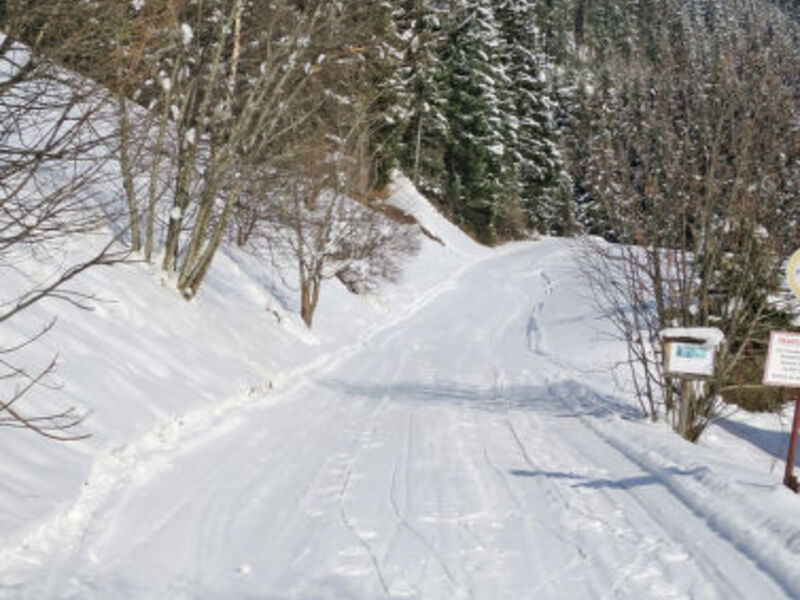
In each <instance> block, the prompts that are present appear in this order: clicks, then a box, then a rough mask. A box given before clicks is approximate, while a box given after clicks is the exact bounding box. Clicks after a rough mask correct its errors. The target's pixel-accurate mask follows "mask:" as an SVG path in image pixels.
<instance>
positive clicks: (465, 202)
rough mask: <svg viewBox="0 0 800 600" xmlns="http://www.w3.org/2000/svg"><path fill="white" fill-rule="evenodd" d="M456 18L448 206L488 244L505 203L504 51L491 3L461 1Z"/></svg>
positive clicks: (449, 60) (450, 53)
mask: <svg viewBox="0 0 800 600" xmlns="http://www.w3.org/2000/svg"><path fill="white" fill-rule="evenodd" d="M455 14H456V19H455V21H454V23H453V27H452V28H451V29H450V31H449V35H448V43H447V48H446V55H445V60H446V66H447V69H448V79H449V86H448V87H449V94H448V101H447V110H446V115H447V120H448V123H449V125H450V135H449V138H448V141H447V146H446V152H445V170H446V177H447V181H446V186H447V187H446V192H445V196H446V203H447V205H448V207H449V209H450V210H451V212H452V213H453V215H454V216H455V217H456V218H457V219H458V220H460V221H461V222H462V223H463V224H464V225H465V226H467V227H468V228H469V229H471V230H472V231H474V233H475V234H476V235H477V237H478V238H479V239H481V240H483V241H487V242H490V241H492V240H494V239H495V235H496V229H495V228H496V225H497V217H498V215H499V214H501V213H502V212H503V211H504V209H505V208H506V206H505V205H506V204H507V202H508V200H509V194H508V190H507V187H506V181H505V180H506V177H507V175H508V173H509V171H510V169H509V168H508V149H507V147H506V141H507V140H506V136H505V135H504V128H505V126H506V124H507V119H508V114H507V113H504V111H503V104H504V100H505V98H504V94H505V93H506V90H507V89H508V85H509V80H508V76H507V74H506V73H505V69H504V67H503V61H502V56H503V55H504V52H505V47H504V44H503V40H502V36H501V34H500V30H499V26H498V24H497V21H496V20H495V18H494V13H493V10H492V3H491V1H490V0H463V1H462V2H461V6H460V7H459V10H458V11H457V12H456V13H455Z"/></svg>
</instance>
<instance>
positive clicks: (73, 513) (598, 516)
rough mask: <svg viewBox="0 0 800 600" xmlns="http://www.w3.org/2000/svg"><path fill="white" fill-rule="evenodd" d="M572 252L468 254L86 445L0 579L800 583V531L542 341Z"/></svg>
mask: <svg viewBox="0 0 800 600" xmlns="http://www.w3.org/2000/svg"><path fill="white" fill-rule="evenodd" d="M567 258H568V255H567V253H566V252H565V251H564V246H563V245H560V244H557V243H543V244H539V245H532V246H523V247H519V248H518V249H515V250H514V251H510V252H507V253H496V254H494V255H492V256H490V257H487V258H486V259H483V258H482V259H479V260H476V261H473V262H471V263H470V264H468V265H465V266H464V268H462V269H460V270H458V271H457V272H455V273H453V274H452V276H451V277H449V278H448V279H447V280H445V281H444V282H442V283H441V284H439V285H438V286H437V287H436V288H435V289H433V290H431V291H430V292H429V293H428V294H425V295H424V296H422V297H420V298H419V299H418V300H417V301H416V302H414V303H413V304H412V305H411V306H409V308H408V309H407V310H406V311H404V312H403V313H402V314H400V315H397V316H395V317H394V318H393V319H391V320H390V321H389V322H386V323H384V324H383V325H381V326H380V327H376V328H374V329H373V330H372V331H370V332H368V333H367V334H366V335H365V336H364V337H362V338H361V339H359V340H357V341H355V342H354V343H352V344H350V345H349V346H347V347H346V348H345V349H344V350H342V351H340V352H337V353H335V354H329V355H326V356H324V357H321V358H320V359H318V360H316V361H314V362H313V363H311V364H309V365H307V366H305V367H303V368H301V369H297V370H295V371H293V372H291V373H286V374H285V375H284V376H283V377H282V378H281V379H280V380H279V381H275V382H274V384H277V386H276V388H275V389H273V390H272V391H271V392H270V393H269V394H268V395H266V396H264V397H260V396H258V397H257V396H254V395H244V396H236V397H232V398H231V399H229V400H227V401H224V402H221V403H220V404H217V405H213V406H210V407H206V408H203V409H198V410H197V411H194V412H192V413H189V414H186V415H183V416H181V417H176V418H175V419H173V420H171V421H169V422H168V423H165V424H163V425H161V426H159V427H158V428H156V429H155V430H153V431H152V432H149V433H148V434H146V435H144V436H142V437H141V438H140V439H139V440H137V441H135V442H132V443H131V444H128V445H126V446H124V447H122V448H119V449H116V450H112V451H109V452H108V453H106V454H103V455H101V456H100V457H98V459H97V460H96V461H95V463H94V466H93V468H92V471H91V474H90V476H89V478H88V480H87V482H86V485H85V486H84V490H83V493H82V494H81V495H80V497H79V498H78V499H77V500H76V501H75V502H74V503H73V504H72V505H71V506H70V507H68V508H65V509H64V510H63V511H62V512H60V513H58V514H56V515H54V516H53V518H52V519H50V520H49V521H46V522H44V523H42V524H41V525H39V526H37V527H36V528H34V529H33V530H32V531H30V532H28V533H27V534H26V535H25V537H24V538H23V539H22V540H17V541H16V542H14V543H12V544H5V545H4V547H3V549H2V550H0V581H2V582H3V585H4V587H2V588H0V595H2V591H3V590H5V591H7V592H9V593H10V594H12V595H11V596H10V597H20V598H33V597H49V598H109V599H112V600H113V599H115V598H126V597H147V598H170V599H172V598H197V597H231V598H257V597H258V598H263V597H269V598H278V599H282V598H302V599H306V598H307V599H312V598H313V599H325V598H348V597H352V598H381V597H385V598H397V599H399V598H455V599H461V598H464V599H467V598H470V599H484V598H537V599H538V598H564V597H574V598H609V599H611V598H697V599H711V598H725V599H736V598H741V599H744V598H755V597H758V598H781V597H786V598H790V597H800V569H798V567H796V566H794V564H792V563H791V562H790V561H787V560H786V559H785V556H786V553H785V552H784V553H783V554H782V553H781V552H780V548H779V545H780V543H781V542H783V541H786V539H787V537H788V538H789V539H791V536H794V535H797V539H800V530H795V529H794V528H792V527H791V526H778V525H777V524H771V525H770V524H768V525H769V526H770V527H772V529H771V530H768V531H767V533H766V534H765V533H764V532H763V531H760V530H759V525H764V523H757V524H755V525H754V524H750V523H746V522H744V519H743V516H742V515H740V514H736V513H731V514H728V513H726V512H725V510H724V508H720V507H719V503H718V502H716V503H712V502H711V499H712V498H713V497H714V495H721V494H728V493H729V494H735V493H736V492H735V490H733V489H732V488H731V487H730V486H727V485H726V484H725V482H724V481H719V480H717V479H714V478H713V477H712V476H711V475H710V474H709V471H708V470H707V469H705V470H704V469H703V468H701V467H696V468H695V467H687V466H686V465H685V462H684V463H681V460H680V457H678V456H672V455H671V453H672V452H673V451H672V450H671V449H670V448H666V447H665V448H658V451H656V450H654V449H653V447H652V446H647V444H646V443H645V442H644V440H645V438H647V436H648V431H647V430H646V427H645V426H643V425H642V424H640V423H630V422H626V421H625V419H621V418H619V417H618V416H617V415H614V414H611V413H610V412H609V411H608V409H607V408H606V407H605V399H604V398H603V397H602V396H601V395H600V394H599V393H597V392H596V391H595V390H594V389H592V387H591V386H590V384H589V383H588V382H586V376H585V373H584V372H583V371H581V369H579V368H578V367H576V366H574V365H573V364H572V363H571V362H570V360H569V359H568V358H567V357H564V356H560V355H559V354H558V345H557V342H558V341H559V340H558V330H557V329H556V328H555V326H554V323H555V321H554V320H553V319H552V317H551V316H550V315H549V312H548V311H550V310H553V309H554V308H556V307H554V306H553V305H552V304H551V303H552V302H553V301H554V300H553V299H554V298H555V297H556V296H557V295H558V292H559V290H560V286H561V281H559V283H558V284H556V283H554V281H555V278H554V273H556V272H558V268H559V267H558V265H559V264H560V263H559V261H561V260H566V259H567ZM462 288H464V289H465V290H466V291H465V292H464V293H460V294H448V292H452V291H457V290H460V289H462ZM478 291H481V293H477V292H478ZM531 307H532V308H531ZM267 387H270V386H267ZM636 427H638V428H639V429H636ZM631 432H633V433H631ZM631 435H633V436H634V437H631ZM636 435H638V436H639V438H638V439H637V438H636V437H635V436H636ZM673 459H674V465H670V464H665V461H667V462H668V461H670V460H673ZM681 464H683V465H684V466H682V467H681V466H680V465H681ZM168 492H169V494H168ZM165 496H169V497H165ZM737 501H741V502H745V503H746V502H747V500H746V499H743V498H738V497H737ZM143 513H144V514H143ZM754 513H757V508H753V511H751V513H748V514H754ZM771 535H772V536H774V537H776V538H778V540H777V541H775V542H771V541H770V536H771ZM787 543H788V542H787ZM166 557H169V558H170V559H171V560H170V561H169V562H168V563H166V564H165V563H164V562H163V560H162V559H163V558H166ZM137 569H140V570H139V571H137ZM148 581H149V582H150V583H149V584H148V583H146V582H148ZM143 582H145V583H143Z"/></svg>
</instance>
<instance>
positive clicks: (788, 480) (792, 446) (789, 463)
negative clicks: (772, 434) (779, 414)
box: [783, 392, 800, 494]
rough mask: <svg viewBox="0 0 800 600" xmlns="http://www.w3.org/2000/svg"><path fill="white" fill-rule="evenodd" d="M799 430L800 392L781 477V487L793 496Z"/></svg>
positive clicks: (795, 482)
mask: <svg viewBox="0 0 800 600" xmlns="http://www.w3.org/2000/svg"><path fill="white" fill-rule="evenodd" d="M798 429H800V392H798V394H797V399H796V400H795V401H794V419H793V420H792V434H791V435H790V436H789V452H788V455H787V457H786V472H785V473H784V475H783V485H785V486H786V487H788V488H789V489H791V490H792V491H793V492H794V493H795V494H796V493H797V491H798V483H797V477H795V476H794V473H793V471H794V461H795V458H796V456H797V433H798Z"/></svg>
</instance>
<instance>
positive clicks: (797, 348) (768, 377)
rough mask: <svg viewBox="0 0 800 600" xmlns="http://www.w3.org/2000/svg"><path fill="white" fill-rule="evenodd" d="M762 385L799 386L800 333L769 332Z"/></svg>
mask: <svg viewBox="0 0 800 600" xmlns="http://www.w3.org/2000/svg"><path fill="white" fill-rule="evenodd" d="M764 385H776V386H781V387H800V333H789V332H786V331H773V332H772V333H771V334H770V336H769V350H768V352H767V364H766V366H765V367H764Z"/></svg>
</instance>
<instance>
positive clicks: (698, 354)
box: [664, 339, 717, 379]
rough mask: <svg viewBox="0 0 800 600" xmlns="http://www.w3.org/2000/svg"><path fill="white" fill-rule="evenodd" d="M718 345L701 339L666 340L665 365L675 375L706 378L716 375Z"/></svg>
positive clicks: (667, 371) (668, 372) (667, 370)
mask: <svg viewBox="0 0 800 600" xmlns="http://www.w3.org/2000/svg"><path fill="white" fill-rule="evenodd" d="M716 354H717V353H716V347H715V346H712V345H709V344H707V343H704V342H703V341H699V340H670V339H667V340H665V343H664V357H665V361H664V363H665V364H664V366H665V371H666V374H667V375H671V376H674V377H684V378H688V379H692V378H700V379H702V378H706V377H713V376H714V361H715V358H716Z"/></svg>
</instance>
